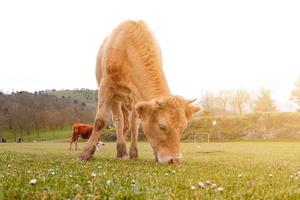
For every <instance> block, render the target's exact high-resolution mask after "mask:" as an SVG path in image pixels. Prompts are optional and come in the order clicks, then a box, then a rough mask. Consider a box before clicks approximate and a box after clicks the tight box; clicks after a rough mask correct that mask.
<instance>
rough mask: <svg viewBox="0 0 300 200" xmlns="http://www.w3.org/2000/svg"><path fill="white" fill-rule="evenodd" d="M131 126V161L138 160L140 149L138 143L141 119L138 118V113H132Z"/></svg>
mask: <svg viewBox="0 0 300 200" xmlns="http://www.w3.org/2000/svg"><path fill="white" fill-rule="evenodd" d="M130 120H131V122H130V124H131V126H130V132H131V137H130V138H131V144H130V149H129V157H130V159H137V158H138V156H139V155H138V148H137V142H138V133H139V127H140V119H138V117H137V113H136V111H135V110H133V111H132V115H131V119H130Z"/></svg>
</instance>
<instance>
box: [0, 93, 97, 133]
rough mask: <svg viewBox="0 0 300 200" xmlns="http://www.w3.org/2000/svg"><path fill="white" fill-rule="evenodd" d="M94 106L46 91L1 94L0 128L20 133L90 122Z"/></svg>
mask: <svg viewBox="0 0 300 200" xmlns="http://www.w3.org/2000/svg"><path fill="white" fill-rule="evenodd" d="M94 114H95V107H91V106H86V105H85V104H83V103H82V102H81V103H79V102H77V101H75V100H74V99H71V98H62V97H57V96H54V95H49V94H48V93H46V92H35V93H29V92H15V93H12V94H3V93H0V129H9V130H11V131H15V132H18V134H20V135H21V136H22V135H23V134H28V135H29V134H31V132H32V131H37V133H38V134H39V132H40V130H43V129H48V130H51V131H53V132H54V133H55V130H57V129H63V128H64V127H65V126H71V125H72V124H73V123H74V122H86V123H92V122H93V118H94Z"/></svg>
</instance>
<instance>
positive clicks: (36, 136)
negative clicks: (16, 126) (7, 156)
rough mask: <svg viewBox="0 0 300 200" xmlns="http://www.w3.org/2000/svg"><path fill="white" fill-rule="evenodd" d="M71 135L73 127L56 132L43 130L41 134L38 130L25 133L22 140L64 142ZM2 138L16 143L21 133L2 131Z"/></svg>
mask: <svg viewBox="0 0 300 200" xmlns="http://www.w3.org/2000/svg"><path fill="white" fill-rule="evenodd" d="M71 135H72V127H65V128H63V129H58V130H55V131H52V130H48V129H42V130H41V131H40V132H39V133H38V132H37V131H36V130H34V131H31V132H30V134H29V135H28V134H26V133H25V132H23V134H22V140H23V141H24V142H33V141H48V140H63V139H70V138H71ZM0 136H3V137H5V138H6V139H7V141H8V142H13V141H15V136H16V137H17V138H18V137H20V136H21V133H20V131H12V130H0Z"/></svg>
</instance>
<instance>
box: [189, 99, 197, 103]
mask: <svg viewBox="0 0 300 200" xmlns="http://www.w3.org/2000/svg"><path fill="white" fill-rule="evenodd" d="M196 100H197V99H192V100H187V104H191V103H194V102H195V101H196Z"/></svg>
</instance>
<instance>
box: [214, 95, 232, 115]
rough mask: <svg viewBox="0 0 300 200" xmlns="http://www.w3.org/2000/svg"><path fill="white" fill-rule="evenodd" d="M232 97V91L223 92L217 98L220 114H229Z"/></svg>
mask: <svg viewBox="0 0 300 200" xmlns="http://www.w3.org/2000/svg"><path fill="white" fill-rule="evenodd" d="M231 97H232V91H230V90H221V91H220V92H219V93H218V95H217V96H216V97H215V99H216V104H217V105H216V106H217V108H218V109H219V112H220V114H222V115H225V114H227V113H228V112H229V110H228V109H229V108H228V105H229V102H230V99H231Z"/></svg>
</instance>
